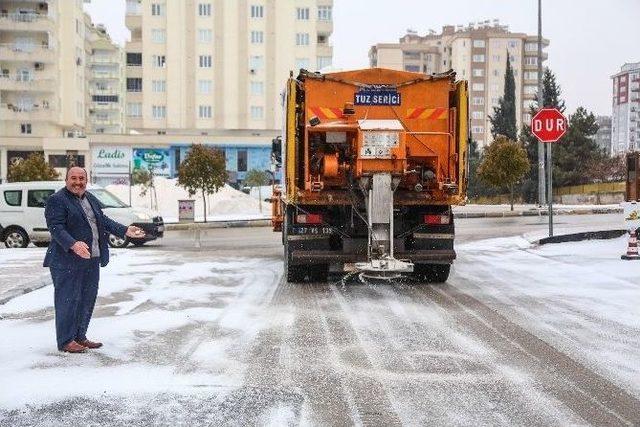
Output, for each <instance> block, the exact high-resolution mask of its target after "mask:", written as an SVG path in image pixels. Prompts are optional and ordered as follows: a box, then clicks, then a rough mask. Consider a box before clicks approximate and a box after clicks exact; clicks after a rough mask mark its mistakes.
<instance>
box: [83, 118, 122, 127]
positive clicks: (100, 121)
mask: <svg viewBox="0 0 640 427" xmlns="http://www.w3.org/2000/svg"><path fill="white" fill-rule="evenodd" d="M89 121H90V122H91V124H93V125H94V126H95V125H100V126H117V125H119V124H120V120H119V119H116V118H112V117H108V118H98V117H92V118H90V119H89Z"/></svg>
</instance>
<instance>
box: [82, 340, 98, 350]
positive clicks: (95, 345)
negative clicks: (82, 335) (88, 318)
mask: <svg viewBox="0 0 640 427" xmlns="http://www.w3.org/2000/svg"><path fill="white" fill-rule="evenodd" d="M78 343H79V344H80V345H81V346H84V347H87V348H91V349H94V348H100V347H102V343H101V342H93V341H89V340H82V341H78Z"/></svg>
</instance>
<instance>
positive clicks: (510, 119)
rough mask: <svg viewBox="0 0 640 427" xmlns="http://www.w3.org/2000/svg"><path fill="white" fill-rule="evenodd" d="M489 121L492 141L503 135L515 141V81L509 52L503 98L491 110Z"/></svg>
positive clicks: (516, 130)
mask: <svg viewBox="0 0 640 427" xmlns="http://www.w3.org/2000/svg"><path fill="white" fill-rule="evenodd" d="M489 121H490V122H491V135H492V136H493V139H495V138H496V137H497V136H498V135H504V136H506V137H507V138H509V139H511V140H514V141H515V140H516V139H517V137H518V128H517V126H516V79H515V77H514V75H513V68H511V60H510V59H509V52H507V69H506V71H505V73H504V96H502V97H501V98H500V101H499V102H498V106H497V107H494V108H493V116H489Z"/></svg>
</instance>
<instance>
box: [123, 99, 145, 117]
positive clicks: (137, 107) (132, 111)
mask: <svg viewBox="0 0 640 427" xmlns="http://www.w3.org/2000/svg"><path fill="white" fill-rule="evenodd" d="M127 117H142V104H141V103H140V102H129V103H128V104H127Z"/></svg>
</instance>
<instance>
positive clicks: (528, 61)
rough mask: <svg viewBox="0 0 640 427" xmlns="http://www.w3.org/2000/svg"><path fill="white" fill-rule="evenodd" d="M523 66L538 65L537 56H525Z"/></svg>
mask: <svg viewBox="0 0 640 427" xmlns="http://www.w3.org/2000/svg"><path fill="white" fill-rule="evenodd" d="M524 65H538V57H537V56H525V57H524Z"/></svg>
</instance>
